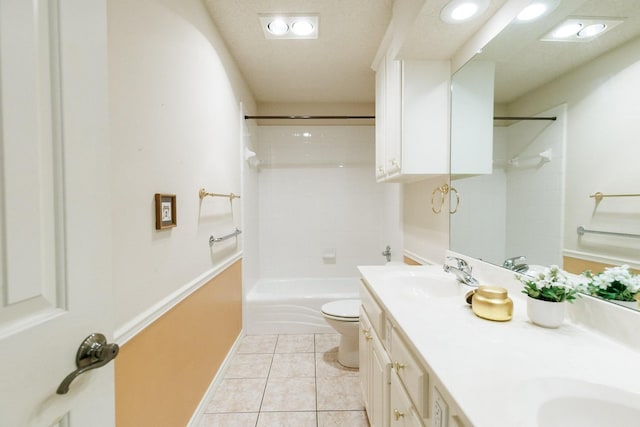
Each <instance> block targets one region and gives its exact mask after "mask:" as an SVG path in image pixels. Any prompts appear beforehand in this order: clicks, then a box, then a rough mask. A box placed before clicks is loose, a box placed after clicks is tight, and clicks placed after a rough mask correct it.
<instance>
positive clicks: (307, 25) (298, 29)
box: [291, 20, 313, 36]
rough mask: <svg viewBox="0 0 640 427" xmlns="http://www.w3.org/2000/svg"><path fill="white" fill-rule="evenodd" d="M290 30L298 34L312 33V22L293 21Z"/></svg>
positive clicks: (306, 34)
mask: <svg viewBox="0 0 640 427" xmlns="http://www.w3.org/2000/svg"><path fill="white" fill-rule="evenodd" d="M291 31H293V33H294V34H296V35H298V36H308V35H309V34H311V33H313V24H312V23H311V22H309V21H307V20H300V21H295V22H294V23H293V24H291Z"/></svg>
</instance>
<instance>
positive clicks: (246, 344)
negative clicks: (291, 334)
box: [238, 335, 278, 353]
mask: <svg viewBox="0 0 640 427" xmlns="http://www.w3.org/2000/svg"><path fill="white" fill-rule="evenodd" d="M277 341H278V336H277V335H247V336H245V337H244V338H243V339H242V342H241V343H240V345H239V346H238V353H273V351H274V349H275V348H276V342H277Z"/></svg>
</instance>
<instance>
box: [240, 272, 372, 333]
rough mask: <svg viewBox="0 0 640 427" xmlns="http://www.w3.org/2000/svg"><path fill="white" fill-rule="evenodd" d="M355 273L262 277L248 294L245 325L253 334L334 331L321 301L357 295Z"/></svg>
mask: <svg viewBox="0 0 640 427" xmlns="http://www.w3.org/2000/svg"><path fill="white" fill-rule="evenodd" d="M359 282H360V278H358V277H343V278H341V277H334V278H288V279H261V280H259V281H258V282H257V283H256V285H255V286H254V287H253V289H252V290H251V292H249V293H248V294H247V298H246V302H245V309H246V325H245V328H244V329H245V331H246V333H247V334H248V335H254V334H256V335H257V334H318V333H335V331H334V330H333V328H331V327H330V326H329V324H328V323H327V322H326V321H325V320H324V317H323V316H322V313H321V311H320V308H321V307H322V305H323V304H326V303H328V302H331V301H336V300H340V299H354V298H358V285H359Z"/></svg>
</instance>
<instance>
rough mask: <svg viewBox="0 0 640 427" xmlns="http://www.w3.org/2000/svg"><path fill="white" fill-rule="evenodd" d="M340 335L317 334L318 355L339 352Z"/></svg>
mask: <svg viewBox="0 0 640 427" xmlns="http://www.w3.org/2000/svg"><path fill="white" fill-rule="evenodd" d="M339 344H340V334H316V353H326V352H327V351H338V345H339Z"/></svg>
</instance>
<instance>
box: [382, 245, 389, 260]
mask: <svg viewBox="0 0 640 427" xmlns="http://www.w3.org/2000/svg"><path fill="white" fill-rule="evenodd" d="M382 255H384V256H385V257H387V262H391V246H389V245H387V247H386V248H385V249H384V252H382Z"/></svg>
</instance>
